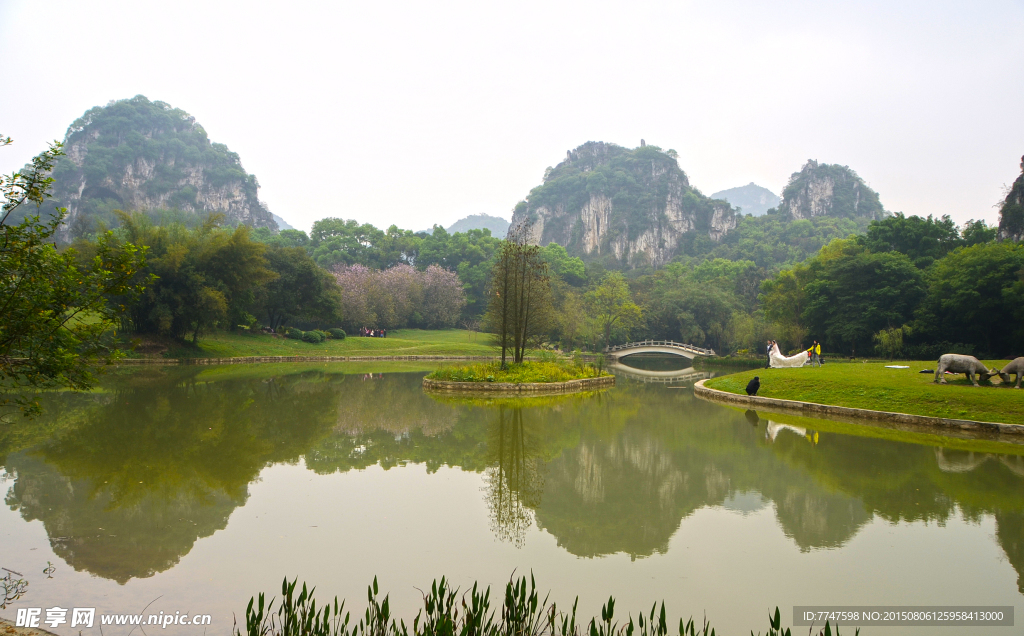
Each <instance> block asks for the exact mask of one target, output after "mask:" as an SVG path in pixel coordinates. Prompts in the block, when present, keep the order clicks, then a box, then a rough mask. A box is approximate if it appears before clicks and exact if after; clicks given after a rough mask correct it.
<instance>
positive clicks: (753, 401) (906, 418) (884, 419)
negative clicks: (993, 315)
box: [693, 380, 1024, 436]
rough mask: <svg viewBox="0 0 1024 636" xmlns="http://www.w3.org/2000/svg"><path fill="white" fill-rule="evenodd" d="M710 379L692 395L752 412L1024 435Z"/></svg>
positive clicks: (995, 425) (1020, 429) (1007, 427)
mask: <svg viewBox="0 0 1024 636" xmlns="http://www.w3.org/2000/svg"><path fill="white" fill-rule="evenodd" d="M705 382H707V380H701V381H700V382H697V383H696V384H694V385H693V394H694V395H696V396H697V397H699V398H701V399H703V400H708V401H710V402H723V403H726V404H736V405H739V406H745V407H747V408H750V409H758V408H760V409H765V410H777V411H781V412H784V413H792V414H794V415H804V416H809V417H827V418H830V419H842V420H846V421H849V420H874V421H876V422H881V423H884V424H889V425H896V426H897V427H901V426H911V427H915V428H921V427H925V428H936V427H939V428H945V429H949V430H953V431H961V432H966V433H986V434H992V433H995V434H998V435H1007V434H1008V435H1017V436H1024V425H1022V424H1004V423H1002V422H975V421H973V420H957V419H951V418H946V417H929V416H927V415H911V414H910V413H892V412H890V411H872V410H869V409H855V408H851V407H848V406H833V405H831V404H817V403H815V402H800V401H798V400H781V399H778V398H768V397H758V396H756V395H739V394H737V393H729V392H728V391H719V390H718V389H712V388H710V387H706V386H704V383H705Z"/></svg>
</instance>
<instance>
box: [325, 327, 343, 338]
mask: <svg viewBox="0 0 1024 636" xmlns="http://www.w3.org/2000/svg"><path fill="white" fill-rule="evenodd" d="M327 335H328V336H330V337H331V339H332V340H344V339H345V330H344V329H339V328H337V327H335V328H334V329H328V330H327Z"/></svg>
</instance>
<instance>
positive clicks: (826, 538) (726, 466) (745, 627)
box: [0, 363, 1024, 636]
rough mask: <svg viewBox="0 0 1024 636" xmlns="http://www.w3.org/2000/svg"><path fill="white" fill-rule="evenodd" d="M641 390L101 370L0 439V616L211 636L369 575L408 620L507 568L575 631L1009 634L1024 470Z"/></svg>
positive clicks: (362, 372) (274, 369)
mask: <svg viewBox="0 0 1024 636" xmlns="http://www.w3.org/2000/svg"><path fill="white" fill-rule="evenodd" d="M641 366H646V367H647V371H648V373H647V374H645V375H642V376H639V375H636V374H633V375H629V376H626V375H622V376H620V378H619V382H618V385H617V386H616V387H615V388H614V389H612V390H609V391H606V392H603V393H599V394H596V395H590V396H584V397H579V396H577V397H570V398H564V399H559V400H552V399H547V398H542V399H538V400H536V401H535V402H527V403H526V405H525V406H520V405H517V404H512V405H497V404H479V403H477V404H472V403H465V402H459V401H452V400H440V401H439V400H435V399H433V398H431V397H429V396H427V395H425V394H424V393H423V391H422V390H421V387H420V380H421V378H422V376H423V373H424V371H423V370H422V369H423V368H422V367H419V368H417V367H415V366H404V367H403V366H401V365H397V364H390V363H378V364H375V365H374V366H367V365H365V364H363V365H361V366H356V364H354V363H341V364H330V365H323V364H321V365H253V366H224V367H212V368H211V367H205V368H204V367H166V368H145V369H122V370H120V371H118V372H115V373H114V374H112V375H109V376H108V377H107V378H106V379H105V380H104V381H103V384H102V390H101V391H97V392H95V393H92V394H86V395H82V394H71V393H66V394H56V395H50V396H49V397H48V401H47V404H46V409H47V415H46V416H45V417H44V418H42V419H41V420H36V421H33V422H22V421H15V422H13V423H11V424H4V425H2V426H3V427H4V428H2V429H0V466H2V467H3V468H2V470H0V483H2V486H0V488H2V490H3V491H5V493H6V495H5V503H6V506H4V507H3V508H2V509H0V566H2V567H5V568H9V569H11V570H14V571H17V572H21V573H23V574H25V575H26V577H27V578H28V579H29V580H30V585H29V589H28V593H27V594H26V596H25V597H24V598H22V599H21V600H19V601H16V602H15V603H13V604H11V605H10V606H9V607H8V608H7V609H6V610H0V616H3V617H5V618H9V619H13V618H14V616H15V614H16V611H17V609H18V608H19V607H43V608H47V607H52V606H55V605H57V606H60V607H96V608H97V611H98V612H101V613H102V612H110V613H113V612H126V613H127V612H142V609H143V607H145V606H146V605H147V604H149V603H151V602H152V605H150V606H149V609H147V610H146V613H147V614H149V613H154V612H159V611H163V612H165V613H172V614H173V613H174V612H175V611H181V612H188V613H208V614H211V615H212V616H213V624H212V626H210V627H209V628H207V630H206V631H207V633H210V634H226V633H228V631H229V630H230V629H231V626H232V616H233V615H236V616H239V617H244V612H245V606H246V604H247V602H248V600H249V597H250V596H252V595H253V594H256V593H258V592H261V591H265V592H267V593H268V596H271V595H274V594H275V593H277V592H279V590H280V582H281V579H282V577H285V576H288V577H298V578H299V579H300V580H305V581H307V582H309V583H310V584H312V585H316V586H317V588H318V595H322V596H327V595H330V596H333V595H335V594H336V595H338V596H340V597H344V598H347V599H349V602H348V605H349V607H351V608H352V610H354V612H355V613H356V614H361V612H362V602H363V601H364V599H365V594H366V586H367V584H368V583H369V582H370V581H371V580H372V579H373V577H374V576H375V575H376V576H377V577H378V578H379V580H380V584H381V587H382V589H383V590H386V591H388V592H389V593H390V595H391V602H392V605H393V607H394V609H395V610H396V611H397V612H398V614H399V615H402V616H405V617H406V618H407V619H408V618H411V616H412V615H414V614H415V612H416V610H417V609H418V607H419V604H420V592H419V591H418V590H417V589H416V588H421V589H423V588H426V587H427V586H429V584H430V582H431V580H432V579H433V578H435V577H440V576H441V575H446V576H448V577H449V578H450V579H451V580H452V581H453V582H454V583H455V584H457V585H461V586H464V587H465V586H468V585H471V584H472V582H473V581H475V580H479V581H481V582H482V583H485V584H490V585H491V586H492V588H502V587H503V585H504V582H505V581H507V580H508V578H509V576H510V575H511V574H512V573H513V572H514V571H515V572H517V573H518V574H523V573H529V572H530V571H532V572H533V573H534V574H535V575H536V577H537V581H538V584H539V586H540V587H541V588H542V589H545V590H546V589H551V590H552V597H553V598H554V599H555V600H557V601H558V602H559V603H560V604H563V603H564V604H566V605H571V603H572V600H573V598H574V597H575V596H576V595H579V598H580V614H581V615H582V616H585V617H589V616H592V615H594V614H598V615H599V614H600V607H601V604H602V602H604V601H605V600H607V597H608V596H609V595H614V596H615V597H616V599H617V603H616V610H617V612H620V613H622V614H623V615H625V614H626V613H627V612H633V613H636V612H637V611H638V610H646V609H648V608H649V607H650V604H651V603H652V602H653V601H655V600H661V599H665V601H666V604H667V608H668V610H669V614H670V615H675V616H679V615H684V616H686V617H689V616H690V615H691V614H692V615H694V616H695V617H697V618H698V619H700V617H701V616H702V615H703V614H704V613H705V612H706V613H707V616H708V618H709V619H710V620H711V622H712V624H713V625H715V626H716V627H717V628H718V630H719V632H718V633H720V634H722V633H724V634H745V633H749V630H750V629H754V630H755V631H757V630H761V631H763V630H764V628H765V627H766V625H767V623H766V621H765V614H766V612H767V611H768V610H769V609H770V608H774V607H775V606H779V607H781V609H782V612H783V616H784V617H785V619H784V620H785V622H787V623H788V621H789V620H790V616H791V608H792V606H793V605H815V604H839V605H940V604H957V605H964V604H984V605H1014V606H1016V612H1017V625H1018V627H1016V628H1006V629H1004V630H1000V629H998V628H989V629H986V634H992V635H993V636H994V635H995V634H1000V633H1019V630H1020V629H1021V628H1020V627H1019V626H1020V625H1021V624H1022V623H1024V578H1022V574H1024V447H1022V446H1016V445H1011V444H995V443H991V442H965V441H963V440H941V439H940V438H934V437H926V436H913V435H910V436H907V435H902V436H901V435H899V434H892V433H889V432H885V431H879V430H878V429H872V428H866V427H855V426H850V425H844V424H838V423H834V422H827V421H815V420H804V421H795V420H785V419H784V418H780V417H779V416H775V415H770V414H760V415H756V414H753V413H750V412H748V413H746V414H744V413H743V412H741V411H737V410H734V409H730V408H726V407H722V406H718V405H714V404H709V403H707V402H703V401H700V400H697V399H695V398H694V397H693V393H692V390H691V388H690V386H691V384H692V382H693V380H694V375H693V374H687V373H679V374H678V375H677V376H676V377H675V378H673V377H672V372H673V370H674V367H673V366H672V365H671V364H668V365H666V364H665V363H656V364H648V365H641ZM371 370H373V371H374V372H373V373H372V374H371V373H369V371H371ZM380 371H384V372H383V373H380ZM666 373H667V375H666ZM47 561H49V562H52V563H53V564H54V566H55V567H56V571H55V572H54V573H53V578H49V579H48V578H46V575H45V574H42V570H43V568H45V567H46V565H47ZM499 591H500V589H499ZM154 599H157V600H155V602H154ZM495 602H497V599H496V600H495ZM925 629H927V628H925ZM56 631H58V632H60V633H66V634H72V633H77V632H78V629H77V628H76V629H75V630H71V629H60V628H59V629H57V630H56ZM89 631H90V630H86V636H88V632H89ZM93 631H95V632H96V633H97V634H98V629H97V630H93ZM157 631H159V632H161V633H172V632H174V633H183V634H198V633H201V632H202V630H201V629H197V628H178V630H175V629H174V628H168V630H157ZM955 631H956V630H955V629H954V630H953V631H952V632H948V630H947V632H948V633H953V632H955ZM147 632H148V633H150V636H152V632H153V629H152V628H147ZM119 633H128V629H127V628H121V629H120V631H118V628H113V629H105V634H106V635H107V636H111V634H115V635H116V634H119ZM851 633H852V630H851ZM864 633H866V634H897V633H908V634H911V633H912V634H919V633H922V632H921V629H920V628H902V629H895V628H892V629H882V628H868V629H866V630H865V631H864Z"/></svg>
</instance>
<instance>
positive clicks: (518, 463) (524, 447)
mask: <svg viewBox="0 0 1024 636" xmlns="http://www.w3.org/2000/svg"><path fill="white" fill-rule="evenodd" d="M523 420H524V418H523V409H522V408H521V407H517V406H504V405H502V406H499V407H498V408H497V413H496V415H495V418H494V425H493V427H492V428H491V434H490V439H489V447H490V449H491V452H492V453H493V460H492V461H493V462H494V463H493V464H492V465H491V466H490V467H488V468H487V470H485V471H484V475H485V477H484V478H485V480H486V482H487V485H486V486H485V487H484V491H485V493H486V494H485V497H486V499H487V506H488V508H489V509H490V515H491V530H492V531H493V532H494V535H495V536H496V537H498V539H500V540H502V541H508V542H510V543H512V544H514V545H515V546H516V547H522V545H523V544H524V542H525V541H526V531H527V530H528V529H529V528H530V526H531V525H532V524H533V510H534V509H536V507H537V506H538V505H539V504H540V500H541V494H542V493H543V491H544V478H543V477H542V476H541V472H540V467H539V465H538V464H539V462H538V457H537V454H538V448H537V440H536V438H535V436H534V435H533V434H532V431H529V430H528V427H527V426H526V425H525V424H524V421H523Z"/></svg>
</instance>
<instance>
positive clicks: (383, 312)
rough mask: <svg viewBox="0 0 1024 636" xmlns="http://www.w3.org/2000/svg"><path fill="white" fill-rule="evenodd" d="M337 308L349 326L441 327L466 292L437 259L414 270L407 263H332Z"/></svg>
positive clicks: (454, 316)
mask: <svg viewBox="0 0 1024 636" xmlns="http://www.w3.org/2000/svg"><path fill="white" fill-rule="evenodd" d="M334 277H335V279H336V280H337V281H338V287H339V288H340V289H341V313H342V315H343V316H344V317H345V326H346V327H348V328H349V329H359V328H361V327H368V328H372V329H377V328H381V327H384V328H387V329H396V328H399V327H406V326H410V325H411V326H417V327H427V328H431V329H445V328H449V327H453V326H454V325H455V322H456V321H457V320H458V318H459V315H460V313H461V311H462V308H463V306H464V305H465V304H466V296H465V293H464V292H463V289H462V283H461V282H460V281H459V277H458V275H457V274H455V273H454V272H449V271H447V270H445V269H442V268H441V267H438V266H437V265H431V266H430V267H428V268H427V270H426V271H423V272H421V271H417V270H416V269H414V268H413V267H412V266H410V265H396V266H394V267H391V268H388V269H385V270H375V269H369V268H368V267H365V266H363V265H337V266H335V268H334Z"/></svg>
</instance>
